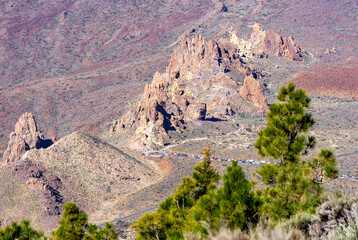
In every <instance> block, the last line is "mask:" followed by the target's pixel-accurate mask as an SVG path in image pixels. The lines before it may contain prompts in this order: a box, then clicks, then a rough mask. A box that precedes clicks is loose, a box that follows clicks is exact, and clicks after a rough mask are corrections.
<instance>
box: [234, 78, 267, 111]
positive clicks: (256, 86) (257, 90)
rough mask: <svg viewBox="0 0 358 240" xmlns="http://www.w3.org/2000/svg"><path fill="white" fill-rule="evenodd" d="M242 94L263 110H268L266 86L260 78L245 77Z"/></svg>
mask: <svg viewBox="0 0 358 240" xmlns="http://www.w3.org/2000/svg"><path fill="white" fill-rule="evenodd" d="M240 95H241V97H242V98H243V99H245V100H246V101H248V102H251V103H252V104H253V105H254V106H255V107H257V108H258V109H260V110H261V111H262V112H264V111H266V110H268V105H267V99H266V96H265V94H264V86H263V84H262V83H261V82H260V81H259V80H257V79H255V78H253V77H252V76H249V77H246V78H245V81H244V85H243V86H242V88H241V89H240Z"/></svg>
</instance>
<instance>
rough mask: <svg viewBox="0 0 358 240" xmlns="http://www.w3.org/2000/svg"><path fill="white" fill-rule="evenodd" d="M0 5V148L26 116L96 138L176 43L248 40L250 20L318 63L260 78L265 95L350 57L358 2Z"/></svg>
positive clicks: (59, 130)
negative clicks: (296, 76)
mask: <svg viewBox="0 0 358 240" xmlns="http://www.w3.org/2000/svg"><path fill="white" fill-rule="evenodd" d="M0 7H1V9H2V10H3V11H1V13H0V58H1V61H0V70H1V71H0V109H1V110H0V114H1V115H0V129H1V132H0V137H1V138H0V148H1V149H2V151H3V150H4V149H5V146H6V143H7V142H8V136H9V134H10V132H11V129H12V127H13V125H14V124H15V122H16V121H17V119H18V118H19V117H20V115H21V114H22V113H24V112H26V111H30V112H33V113H34V114H35V115H36V116H37V118H38V120H40V121H39V122H40V125H41V127H42V128H43V129H45V130H49V131H50V132H52V135H57V137H62V136H65V135H67V134H69V133H71V132H72V131H73V130H75V129H84V130H88V131H91V132H94V133H100V132H101V129H103V126H104V125H106V123H107V122H110V121H111V120H113V119H115V118H118V117H119V116H120V115H121V114H122V113H123V112H124V111H125V109H126V108H128V105H129V104H130V103H131V102H137V99H138V97H139V95H140V94H141V93H142V92H143V89H144V86H145V82H148V81H150V79H151V78H152V76H153V74H154V73H155V72H156V71H160V72H161V71H163V70H164V66H167V65H168V63H169V60H170V54H171V52H172V50H173V48H174V47H175V46H176V45H177V44H179V43H180V41H181V39H182V38H183V37H192V36H194V35H198V34H201V35H202V36H203V37H204V38H205V39H214V40H219V38H221V37H227V36H229V35H231V33H232V31H236V32H237V34H238V35H239V36H243V37H244V38H245V37H246V39H248V38H249V35H246V34H250V32H251V26H252V25H253V23H254V22H258V23H259V24H260V25H261V26H263V27H264V28H265V29H272V30H274V31H276V32H277V33H278V34H279V35H282V36H289V35H292V36H294V38H295V41H296V42H297V43H298V44H299V45H300V46H301V47H302V48H303V49H304V50H306V51H307V52H308V53H309V54H310V55H311V57H312V59H314V60H315V61H311V62H305V63H303V64H302V65H299V67H297V66H291V65H288V66H287V68H286V69H285V67H283V68H279V69H278V71H271V70H269V71H267V72H263V73H264V74H265V76H266V79H268V80H267V81H268V82H269V81H271V82H273V84H271V85H269V87H272V88H271V90H272V92H275V91H276V90H277V85H279V84H278V83H282V82H285V81H287V80H288V79H290V78H291V77H292V76H293V75H294V74H295V73H297V72H298V71H301V70H307V71H310V69H313V66H314V65H317V64H326V63H330V64H332V65H333V66H334V65H336V64H341V63H343V64H344V62H345V60H346V59H347V58H349V57H350V56H355V55H357V45H358V44H357V34H356V33H357V24H356V22H357V12H358V6H357V2H356V1H349V0H345V1H339V2H337V1H324V0H317V1H312V0H305V1H298V0H287V1H282V0H274V1H266V0H255V1H251V0H244V1H233V0H222V1H220V0H201V1H184V0H181V1H179V0H177V1H175V0H172V1H165V2H160V1H145V0H143V1H120V2H115V1H97V0H94V1H90V2H88V1H70V0H68V1H67V0H66V1H52V0H50V1H17V0H11V1H10V0H6V1H5V0H3V1H1V2H0ZM333 48H334V49H333ZM327 49H328V50H329V51H328V52H330V53H325V52H326V51H327ZM332 49H333V50H334V51H332ZM267 64H270V63H267ZM275 65H279V64H274V65H273V67H274V66H275ZM339 71H342V72H345V71H346V69H345V68H339ZM339 76H340V75H338V76H337V77H338V78H339ZM275 83H276V84H275ZM342 84H343V85H344V84H345V81H343V82H342V83H341V84H340V86H342ZM305 86H307V85H305ZM346 89H347V91H353V90H352V89H351V88H346ZM331 92H334V91H333V90H332V91H331ZM330 95H331V93H330ZM348 95H351V94H348ZM270 99H272V98H270V97H268V100H269V102H270ZM104 129H106V130H107V129H108V128H107V127H105V128H104ZM47 137H49V136H47Z"/></svg>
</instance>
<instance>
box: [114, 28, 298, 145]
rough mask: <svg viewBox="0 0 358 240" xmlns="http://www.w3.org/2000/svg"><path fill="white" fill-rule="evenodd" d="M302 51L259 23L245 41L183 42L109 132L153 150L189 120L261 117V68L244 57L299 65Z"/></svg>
mask: <svg viewBox="0 0 358 240" xmlns="http://www.w3.org/2000/svg"><path fill="white" fill-rule="evenodd" d="M300 53H301V48H300V47H299V46H298V45H297V44H296V43H295V42H294V41H293V38H292V37H288V38H283V37H281V36H279V35H278V34H277V33H275V32H274V31H272V30H268V31H264V30H263V29H262V28H261V27H260V26H259V25H258V24H255V25H254V27H253V31H252V34H251V39H250V40H248V41H246V40H244V39H241V38H239V37H237V36H236V35H235V33H234V34H233V35H232V36H231V38H230V39H220V40H218V41H215V40H209V41H205V39H204V38H203V37H202V36H201V35H196V36H195V37H193V38H183V39H182V40H181V41H180V44H179V46H177V47H176V48H175V49H174V50H173V54H172V57H171V59H170V63H169V65H168V67H167V69H166V71H165V72H164V73H158V72H157V73H155V74H154V76H153V81H152V83H151V84H148V85H146V86H145V89H144V93H143V96H142V99H141V100H140V102H139V103H138V105H137V107H136V109H133V110H130V111H129V112H127V113H126V114H125V115H124V116H123V118H122V119H121V120H117V121H115V123H114V125H113V127H112V128H111V132H114V131H122V130H123V129H126V130H127V131H128V134H129V135H131V140H130V143H134V142H135V143H136V144H131V146H134V145H136V146H142V147H141V148H143V145H144V146H147V147H149V148H151V146H153V145H156V146H158V145H159V146H163V145H164V142H165V141H166V140H169V139H170V134H169V133H170V131H177V132H182V131H183V130H184V129H185V128H186V127H187V126H188V124H190V123H191V122H193V121H201V120H207V121H210V120H215V121H226V120H229V119H230V118H231V116H232V115H234V114H236V113H239V112H256V113H262V112H264V111H266V110H267V109H268V105H267V100H266V96H265V94H264V86H263V84H262V83H261V81H260V79H261V78H262V74H261V69H260V68H258V67H257V66H255V65H253V64H248V63H247V62H249V61H248V60H250V59H248V58H252V57H255V58H267V57H269V56H270V55H277V56H282V57H287V58H289V59H292V60H298V61H302V60H303V58H302V56H301V55H300ZM255 61H256V60H255ZM255 61H250V62H255ZM248 103H249V104H248ZM140 143H143V144H140Z"/></svg>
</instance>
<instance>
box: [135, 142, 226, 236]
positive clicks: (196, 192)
mask: <svg viewBox="0 0 358 240" xmlns="http://www.w3.org/2000/svg"><path fill="white" fill-rule="evenodd" d="M203 154H204V159H203V161H202V162H200V163H199V164H198V165H196V166H195V167H194V171H193V173H192V175H191V176H190V177H184V178H183V180H182V183H181V185H179V187H178V188H177V189H176V190H175V191H174V193H173V194H172V195H171V196H169V197H168V198H167V199H166V200H164V201H163V202H162V203H161V204H160V205H159V208H158V210H157V212H155V213H149V214H145V215H144V216H142V217H141V218H140V219H139V220H138V221H136V222H135V223H134V225H133V227H134V229H135V230H136V232H137V238H136V239H183V232H184V230H185V229H186V228H187V227H188V225H190V224H191V222H192V221H191V220H190V219H188V216H189V212H190V210H191V208H192V207H193V206H194V205H195V203H196V202H197V200H198V199H199V198H200V197H201V196H203V195H205V194H207V193H208V192H209V191H211V190H213V189H215V188H216V184H217V182H218V181H219V179H220V175H219V174H218V173H217V171H216V170H215V169H214V168H213V167H212V166H211V160H210V150H209V149H204V153H203Z"/></svg>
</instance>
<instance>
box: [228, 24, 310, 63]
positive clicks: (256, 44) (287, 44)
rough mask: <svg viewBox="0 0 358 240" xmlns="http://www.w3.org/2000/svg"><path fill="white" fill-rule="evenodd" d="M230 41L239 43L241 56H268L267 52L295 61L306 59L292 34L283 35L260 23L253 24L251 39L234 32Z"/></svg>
mask: <svg viewBox="0 0 358 240" xmlns="http://www.w3.org/2000/svg"><path fill="white" fill-rule="evenodd" d="M230 41H231V42H232V43H234V44H236V45H237V47H238V49H239V53H240V55H241V56H249V57H253V56H257V57H259V58H266V57H267V54H272V55H277V56H282V57H287V58H289V59H291V60H294V61H303V60H304V59H303V57H302V55H301V53H302V52H303V51H302V49H301V47H300V46H299V45H298V44H297V43H296V42H295V41H294V39H293V38H292V36H289V37H282V36H280V35H278V34H277V33H276V32H275V31H273V30H268V31H265V30H263V29H262V27H261V26H260V25H259V24H258V23H255V24H254V26H253V30H252V33H251V38H250V40H248V41H245V40H244V39H241V38H239V37H237V36H236V34H235V33H233V35H232V36H231V38H230Z"/></svg>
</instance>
